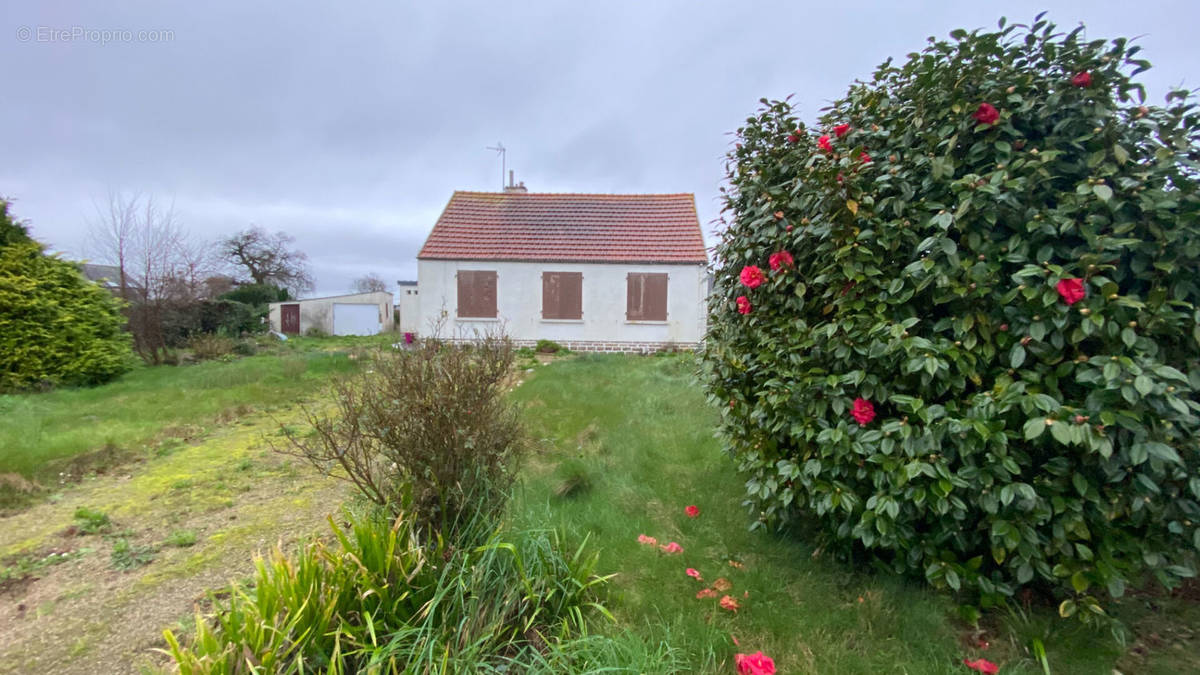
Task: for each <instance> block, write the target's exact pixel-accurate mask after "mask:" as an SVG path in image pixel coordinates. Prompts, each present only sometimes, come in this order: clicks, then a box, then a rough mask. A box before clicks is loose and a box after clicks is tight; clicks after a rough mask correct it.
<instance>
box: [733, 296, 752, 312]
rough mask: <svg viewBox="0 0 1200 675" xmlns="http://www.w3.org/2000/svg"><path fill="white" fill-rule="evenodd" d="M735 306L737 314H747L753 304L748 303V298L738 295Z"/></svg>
mask: <svg viewBox="0 0 1200 675" xmlns="http://www.w3.org/2000/svg"><path fill="white" fill-rule="evenodd" d="M737 306H738V314H749V313H750V310H751V309H753V308H754V306H753V305H751V304H750V298H747V297H746V296H744V295H739V296H738V299H737Z"/></svg>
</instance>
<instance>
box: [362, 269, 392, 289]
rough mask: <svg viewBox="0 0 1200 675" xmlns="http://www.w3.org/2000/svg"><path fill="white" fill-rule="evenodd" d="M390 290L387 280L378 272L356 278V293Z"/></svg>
mask: <svg viewBox="0 0 1200 675" xmlns="http://www.w3.org/2000/svg"><path fill="white" fill-rule="evenodd" d="M387 290H388V285H387V282H386V281H384V280H383V278H382V277H380V276H379V275H378V274H375V273H374V272H371V273H369V274H364V275H363V276H361V277H359V278H357V279H355V280H354V291H355V292H356V293H378V292H380V291H383V292H386V291H387Z"/></svg>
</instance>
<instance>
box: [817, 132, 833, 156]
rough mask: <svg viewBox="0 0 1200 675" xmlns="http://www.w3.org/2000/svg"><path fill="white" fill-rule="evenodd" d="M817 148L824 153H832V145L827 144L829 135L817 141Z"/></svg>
mask: <svg viewBox="0 0 1200 675" xmlns="http://www.w3.org/2000/svg"><path fill="white" fill-rule="evenodd" d="M817 146H818V147H819V148H821V149H822V150H824V151H825V152H833V144H832V143H830V142H829V134H825V135H824V136H822V137H820V138H818V139H817Z"/></svg>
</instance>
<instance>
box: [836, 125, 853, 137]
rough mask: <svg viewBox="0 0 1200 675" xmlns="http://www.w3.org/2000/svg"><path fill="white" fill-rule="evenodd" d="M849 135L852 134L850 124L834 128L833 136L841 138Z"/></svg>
mask: <svg viewBox="0 0 1200 675" xmlns="http://www.w3.org/2000/svg"><path fill="white" fill-rule="evenodd" d="M848 133H850V125H849V124H839V125H837V126H836V127H834V128H833V135H834V136H837V137H838V138H841V137H842V136H845V135H846V134H848Z"/></svg>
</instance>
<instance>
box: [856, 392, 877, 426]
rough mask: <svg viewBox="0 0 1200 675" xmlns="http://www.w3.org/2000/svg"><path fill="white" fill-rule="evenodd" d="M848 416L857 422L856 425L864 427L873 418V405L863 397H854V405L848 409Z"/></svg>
mask: <svg viewBox="0 0 1200 675" xmlns="http://www.w3.org/2000/svg"><path fill="white" fill-rule="evenodd" d="M850 416H851V417H853V418H854V421H855V422H858V426H860V427H865V426H867V425H868V424H870V422H871V420H873V419H875V406H874V405H871V402H870V401H868V400H867V399H865V398H856V399H854V407H853V408H851V409H850Z"/></svg>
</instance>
